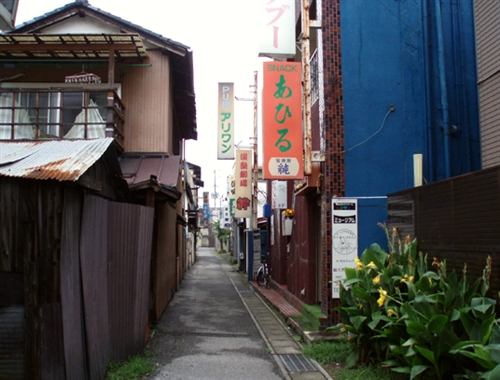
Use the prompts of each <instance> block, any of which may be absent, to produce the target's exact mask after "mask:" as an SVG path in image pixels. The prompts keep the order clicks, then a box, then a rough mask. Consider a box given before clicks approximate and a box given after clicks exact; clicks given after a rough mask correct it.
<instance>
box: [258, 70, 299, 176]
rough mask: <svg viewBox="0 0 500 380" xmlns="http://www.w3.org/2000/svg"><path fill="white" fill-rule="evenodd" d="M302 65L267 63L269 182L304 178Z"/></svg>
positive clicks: (266, 172) (266, 170) (265, 103)
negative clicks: (270, 180)
mask: <svg viewBox="0 0 500 380" xmlns="http://www.w3.org/2000/svg"><path fill="white" fill-rule="evenodd" d="M301 84H302V75H301V64H300V62H265V63H264V88H263V104H262V110H263V128H262V129H263V133H262V142H263V166H264V168H263V169H264V178H265V179H300V178H303V177H304V152H303V145H304V144H303V137H302V92H301V91H302V85H301Z"/></svg>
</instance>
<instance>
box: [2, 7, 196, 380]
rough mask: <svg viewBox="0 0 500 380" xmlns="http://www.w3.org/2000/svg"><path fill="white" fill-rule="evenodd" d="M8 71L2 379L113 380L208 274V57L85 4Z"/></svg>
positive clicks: (29, 32) (51, 24)
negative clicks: (113, 366)
mask: <svg viewBox="0 0 500 380" xmlns="http://www.w3.org/2000/svg"><path fill="white" fill-rule="evenodd" d="M0 61H1V62H2V69H1V71H0V204H1V208H0V210H1V211H0V213H1V219H0V220H1V228H0V231H1V234H0V236H1V237H0V378H10V379H24V378H30V379H39V378H50V379H100V378H103V376H104V373H105V370H106V366H107V364H108V362H109V361H110V360H114V361H120V360H124V359H126V358H127V357H128V356H129V355H132V354H135V353H137V352H139V351H140V350H141V349H142V348H143V347H144V345H145V344H146V342H147V339H148V331H149V330H148V324H149V323H150V322H151V321H155V320H157V319H158V318H159V317H160V315H161V314H162V313H163V311H164V310H165V308H166V306H167V305H168V303H169V301H170V300H171V298H172V296H173V294H174V292H175V291H176V289H177V288H178V286H179V283H180V281H181V280H182V276H183V273H184V272H185V270H187V268H188V267H189V265H190V264H191V263H192V262H193V261H194V246H195V230H196V215H197V194H196V191H197V188H198V186H200V185H201V184H202V182H201V178H200V177H201V171H200V169H199V167H197V166H196V165H193V164H190V163H187V162H185V159H184V140H186V139H196V138H197V130H196V106H195V95H194V84H193V58H192V51H191V50H190V48H189V47H188V46H185V45H183V44H181V43H178V42H175V41H172V40H170V39H168V38H165V37H163V36H161V35H159V34H156V33H154V32H151V31H149V30H147V29H144V28H143V27H140V26H138V25H135V24H132V23H130V22H128V21H125V20H123V19H121V18H119V17H116V16H114V15H112V14H110V13H108V12H105V11H103V10H100V9H98V8H95V7H93V6H91V5H90V4H89V3H88V2H87V1H77V2H73V3H69V4H67V5H66V6H64V7H61V8H58V9H55V10H54V11H51V12H49V13H46V14H44V15H42V16H40V17H38V18H35V19H34V20H32V21H30V22H27V23H25V24H22V25H19V26H17V27H14V28H13V29H12V30H7V31H5V32H4V33H3V34H0Z"/></svg>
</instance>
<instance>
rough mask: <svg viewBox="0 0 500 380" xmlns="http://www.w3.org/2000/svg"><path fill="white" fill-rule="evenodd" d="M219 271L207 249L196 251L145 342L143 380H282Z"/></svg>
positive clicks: (216, 259)
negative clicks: (148, 360)
mask: <svg viewBox="0 0 500 380" xmlns="http://www.w3.org/2000/svg"><path fill="white" fill-rule="evenodd" d="M222 265H226V266H227V265H228V264H227V263H225V262H224V261H223V260H222V259H221V258H220V257H218V256H217V254H216V253H215V251H214V249H213V248H201V249H199V250H198V251H197V261H196V263H195V264H194V265H193V266H192V267H191V269H189V270H188V271H187V273H186V274H185V277H184V279H183V281H182V282H181V286H180V289H179V291H178V292H177V293H176V294H175V295H174V298H173V300H172V301H171V302H170V304H169V306H168V307H167V309H166V310H165V312H164V313H163V315H162V317H161V319H160V321H159V323H158V326H157V328H156V330H155V333H154V336H153V338H152V339H151V340H150V343H149V347H150V349H151V350H152V351H153V354H154V356H153V361H154V362H155V364H156V365H157V369H156V371H155V372H154V373H153V374H152V375H151V376H149V377H148V379H172V380H177V379H178V380H181V379H182V380H188V379H196V380H209V379H214V380H215V379H217V380H226V379H227V380H238V379H248V380H251V379H259V380H263V379H265V380H275V379H284V378H285V377H284V376H283V375H282V374H281V372H280V368H279V366H278V364H277V363H276V361H275V360H274V358H273V356H272V355H271V353H270V352H269V349H268V346H267V345H266V342H265V341H264V339H263V337H262V335H261V334H260V333H259V330H258V328H257V326H256V325H255V323H254V321H253V319H252V317H251V315H250V314H249V312H248V310H247V309H246V307H245V304H244V303H243V301H242V300H241V297H240V294H239V292H238V291H237V290H236V289H235V287H234V286H233V283H232V282H231V280H230V279H229V277H228V275H227V274H226V271H225V270H224V269H223V267H222ZM226 269H227V267H226Z"/></svg>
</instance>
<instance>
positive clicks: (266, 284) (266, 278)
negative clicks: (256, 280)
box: [262, 274, 269, 288]
mask: <svg viewBox="0 0 500 380" xmlns="http://www.w3.org/2000/svg"><path fill="white" fill-rule="evenodd" d="M262 277H264V280H263V283H264V287H265V288H267V286H268V285H269V275H268V274H266V275H265V276H262Z"/></svg>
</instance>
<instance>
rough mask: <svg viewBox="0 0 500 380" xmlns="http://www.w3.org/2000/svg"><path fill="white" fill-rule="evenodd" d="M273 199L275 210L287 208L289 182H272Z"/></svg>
mask: <svg viewBox="0 0 500 380" xmlns="http://www.w3.org/2000/svg"><path fill="white" fill-rule="evenodd" d="M271 195H272V199H271V202H272V203H271V207H272V208H273V209H277V208H287V207H288V203H287V201H286V196H287V182H286V181H272V194H271Z"/></svg>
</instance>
